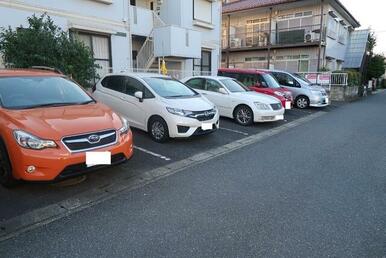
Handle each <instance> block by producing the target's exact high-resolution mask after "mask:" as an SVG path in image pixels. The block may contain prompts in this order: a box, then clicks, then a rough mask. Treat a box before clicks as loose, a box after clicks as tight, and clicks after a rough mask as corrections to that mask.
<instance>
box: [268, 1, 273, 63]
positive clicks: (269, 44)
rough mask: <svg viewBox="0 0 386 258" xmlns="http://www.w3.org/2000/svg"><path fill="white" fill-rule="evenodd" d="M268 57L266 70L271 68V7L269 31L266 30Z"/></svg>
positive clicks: (270, 9) (270, 11)
mask: <svg viewBox="0 0 386 258" xmlns="http://www.w3.org/2000/svg"><path fill="white" fill-rule="evenodd" d="M268 33H269V34H268V55H267V59H268V61H267V69H269V68H270V67H271V33H272V7H270V8H269V30H268Z"/></svg>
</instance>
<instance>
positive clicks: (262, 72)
mask: <svg viewBox="0 0 386 258" xmlns="http://www.w3.org/2000/svg"><path fill="white" fill-rule="evenodd" d="M218 71H219V72H234V73H259V74H264V73H266V72H267V71H264V70H263V69H243V68H220V69H218Z"/></svg>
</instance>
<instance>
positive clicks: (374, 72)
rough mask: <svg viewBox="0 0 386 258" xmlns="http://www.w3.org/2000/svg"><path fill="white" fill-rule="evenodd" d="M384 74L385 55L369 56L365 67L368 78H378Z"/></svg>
mask: <svg viewBox="0 0 386 258" xmlns="http://www.w3.org/2000/svg"><path fill="white" fill-rule="evenodd" d="M384 74H385V56H383V55H374V56H372V57H371V58H370V61H369V65H368V67H367V77H368V79H372V78H377V79H378V78H379V77H381V76H382V75H384Z"/></svg>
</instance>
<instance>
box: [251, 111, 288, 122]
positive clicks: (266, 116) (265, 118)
mask: <svg viewBox="0 0 386 258" xmlns="http://www.w3.org/2000/svg"><path fill="white" fill-rule="evenodd" d="M280 120H284V108H282V109H280V110H267V111H254V112H253V121H254V122H257V123H261V122H274V121H280Z"/></svg>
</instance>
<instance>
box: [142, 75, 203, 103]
mask: <svg viewBox="0 0 386 258" xmlns="http://www.w3.org/2000/svg"><path fill="white" fill-rule="evenodd" d="M143 80H144V81H145V82H146V83H147V84H148V85H149V86H150V87H151V88H152V89H153V90H154V91H155V92H156V93H157V94H158V95H160V96H161V97H164V98H186V97H194V96H198V93H197V92H195V91H193V90H192V89H190V88H189V87H187V86H186V85H185V84H183V83H181V82H179V81H177V80H173V79H171V78H164V77H149V78H144V79H143Z"/></svg>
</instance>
